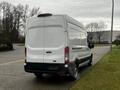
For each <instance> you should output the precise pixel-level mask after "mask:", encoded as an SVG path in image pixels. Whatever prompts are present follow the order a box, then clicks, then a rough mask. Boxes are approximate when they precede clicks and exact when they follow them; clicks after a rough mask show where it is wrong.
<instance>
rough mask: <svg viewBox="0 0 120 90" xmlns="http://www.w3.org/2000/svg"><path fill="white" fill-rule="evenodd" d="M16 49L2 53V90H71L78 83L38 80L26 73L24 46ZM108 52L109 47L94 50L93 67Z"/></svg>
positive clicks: (0, 87)
mask: <svg viewBox="0 0 120 90" xmlns="http://www.w3.org/2000/svg"><path fill="white" fill-rule="evenodd" d="M14 47H15V49H14V50H13V51H5V52H0V90H69V88H70V87H71V86H72V85H74V84H75V83H76V82H77V81H71V80H70V79H69V78H67V77H59V76H48V77H45V78H42V79H39V80H38V79H36V78H35V76H34V75H33V74H31V73H26V72H25V71H24V67H23V66H24V65H23V64H24V46H18V45H15V46H14ZM108 51H109V46H102V47H95V48H94V49H92V52H93V54H94V57H93V65H95V64H96V63H97V62H98V61H99V60H100V58H101V57H103V56H104V55H105V54H106V53H107V52H108ZM82 71H83V72H84V69H83V70H82ZM81 73H82V72H80V74H81ZM86 74H87V73H85V74H84V75H86Z"/></svg>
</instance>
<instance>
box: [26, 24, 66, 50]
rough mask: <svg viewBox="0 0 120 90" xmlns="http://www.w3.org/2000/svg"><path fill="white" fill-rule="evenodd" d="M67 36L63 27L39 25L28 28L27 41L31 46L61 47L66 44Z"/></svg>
mask: <svg viewBox="0 0 120 90" xmlns="http://www.w3.org/2000/svg"><path fill="white" fill-rule="evenodd" d="M64 40H65V36H64V30H63V28H62V27H57V26H56V27H55V26H54V27H52V26H50V27H48V26H47V27H39V28H31V29H29V30H28V33H27V39H26V42H27V44H28V45H29V46H31V47H35V48H38V47H39V48H40V47H45V48H52V47H60V46H61V45H63V44H64Z"/></svg>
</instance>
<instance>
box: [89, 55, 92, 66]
mask: <svg viewBox="0 0 120 90" xmlns="http://www.w3.org/2000/svg"><path fill="white" fill-rule="evenodd" d="M92 60H93V54H92V55H91V57H90V60H89V63H88V66H92Z"/></svg>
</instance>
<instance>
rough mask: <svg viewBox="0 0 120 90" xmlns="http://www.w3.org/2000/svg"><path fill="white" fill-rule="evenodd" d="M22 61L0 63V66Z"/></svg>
mask: <svg viewBox="0 0 120 90" xmlns="http://www.w3.org/2000/svg"><path fill="white" fill-rule="evenodd" d="M22 61H24V59H20V60H17V61H11V62H7V63H1V64H0V66H4V65H9V64H13V63H18V62H22Z"/></svg>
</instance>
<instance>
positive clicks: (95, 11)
mask: <svg viewBox="0 0 120 90" xmlns="http://www.w3.org/2000/svg"><path fill="white" fill-rule="evenodd" d="M0 1H2V0H0ZM4 1H7V2H11V3H12V4H15V5H17V4H19V3H21V4H28V5H29V6H30V7H40V10H41V12H43V13H44V12H49V13H53V14H67V15H69V16H71V17H73V18H75V19H77V20H79V21H80V22H82V23H83V24H84V25H85V24H87V23H90V22H94V21H97V22H99V21H104V22H105V23H107V25H108V28H107V29H108V30H110V20H111V1H112V0H4ZM114 30H120V0H115V18H114Z"/></svg>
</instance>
